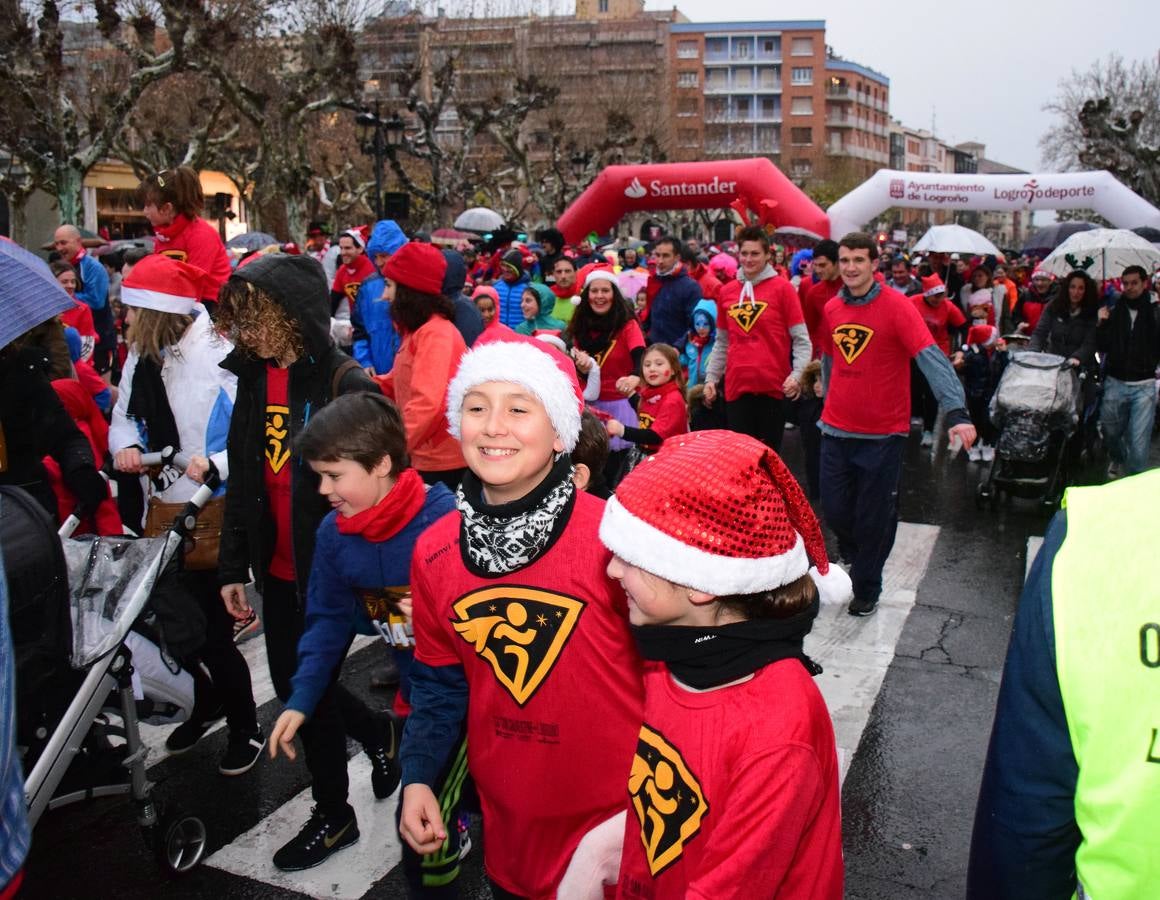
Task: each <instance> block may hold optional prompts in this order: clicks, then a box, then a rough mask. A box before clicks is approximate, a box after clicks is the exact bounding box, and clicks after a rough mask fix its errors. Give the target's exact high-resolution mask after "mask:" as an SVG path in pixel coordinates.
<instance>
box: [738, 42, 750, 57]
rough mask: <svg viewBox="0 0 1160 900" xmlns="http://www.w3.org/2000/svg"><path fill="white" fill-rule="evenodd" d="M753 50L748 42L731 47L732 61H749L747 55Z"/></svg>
mask: <svg viewBox="0 0 1160 900" xmlns="http://www.w3.org/2000/svg"><path fill="white" fill-rule="evenodd" d="M752 50H753V45H752V44H750V43H749V41H742V42H740V43H738V44H734V45H733V58H734V59H749V54H750V52H751V51H752Z"/></svg>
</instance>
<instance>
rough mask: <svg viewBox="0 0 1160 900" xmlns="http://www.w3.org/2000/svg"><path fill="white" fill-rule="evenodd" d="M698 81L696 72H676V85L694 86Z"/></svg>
mask: <svg viewBox="0 0 1160 900" xmlns="http://www.w3.org/2000/svg"><path fill="white" fill-rule="evenodd" d="M699 83H700V81H699V79H698V78H697V73H696V72H678V73H677V87H683V88H695V87H696V86H697V85H698V84H699Z"/></svg>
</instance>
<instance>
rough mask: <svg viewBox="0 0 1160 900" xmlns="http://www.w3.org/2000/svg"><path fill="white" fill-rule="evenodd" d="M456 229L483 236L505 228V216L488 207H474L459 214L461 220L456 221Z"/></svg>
mask: <svg viewBox="0 0 1160 900" xmlns="http://www.w3.org/2000/svg"><path fill="white" fill-rule="evenodd" d="M455 227H456V228H459V229H462V230H463V231H478V232H480V233H481V234H482V233H483V232H485V231H495V230H496V229H497V228H503V216H501V215H500V214H499V213H497V212H496V211H495V210H494V209H488V208H487V207H486V206H473V207H472V208H471V209H465V210H464V211H463V212H461V213H460V214H459V218H458V219H456V220H455Z"/></svg>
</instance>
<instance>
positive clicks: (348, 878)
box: [205, 753, 402, 900]
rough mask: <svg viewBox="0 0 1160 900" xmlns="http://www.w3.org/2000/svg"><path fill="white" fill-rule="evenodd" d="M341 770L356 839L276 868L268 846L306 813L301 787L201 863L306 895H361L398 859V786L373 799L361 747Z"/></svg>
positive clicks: (284, 837)
mask: <svg viewBox="0 0 1160 900" xmlns="http://www.w3.org/2000/svg"><path fill="white" fill-rule="evenodd" d="M302 764H303V763H302V762H301V760H299V761H298V762H297V765H302ZM266 765H271V763H269V762H267V763H266ZM273 765H287V762H286V761H285V760H283V759H279V760H277V761H276V762H274V763H273ZM347 772H348V773H349V775H350V804H351V806H353V807H354V810H355V815H356V816H357V817H358V828H359V832H360V837H359V840H358V842H357V843H356V844H354V845H352V846H350V847H348V848H346V849H344V850H341V851H339V852H338V853H335V854H334V856H332V857H330V859H328V860H327V861H326V862H324V863H323V864H322V865H320V866H317V867H316V868H313V869H307V870H306V871H304V872H281V871H279V870H278V869H275V868H274V863H273V861H272V860H273V856H274V852H275V851H276V850H277V849H278V848H279V847H281V846H282V845H283V844H285V843H286V842H287V841H288V840H290V839H291V838H292V837H294V835H296V834H297V833H298V831H299V829H300V828H301V827H302V826H303V825H305V824H306V820H307V819H308V818H310V807H311V805H312V804H313V800H312V798H311V796H310V789H309V788H307V789H306V790H304V791H302V793H300V794H298V795H296V796H295V797H294V798H293V799H292V800H290V801H289V802H288V803H285V804H283V805H282V806H280V807H279V808H278V809H277V810H276V811H275V812H273V813H271V814H270V815H269V816H267V817H266V818H265V819H263V820H262V821H261V822H259V823H258V824H257V825H255V826H254V827H253V828H251V829H250V830H249V831H247V832H246V833H245V834H242V835H239V836H238V837H236V838H235V839H234V840H233V841H232V842H231V843H229V844H227V845H226V846H224V847H222V848H221V849H220V850H218V852H217V853H215V854H213V855H212V856H210V857H209V858H208V859H207V860H206V861H205V864H206V865H207V866H213V867H214V868H216V869H222V870H224V871H226V872H231V873H233V874H234V875H241V876H244V877H245V878H252V879H254V880H256V881H261V882H264V883H266V884H272V885H276V886H278V887H281V888H287V889H289V890H293V891H301V892H302V893H303V894H306V895H307V896H309V897H335V898H339V900H342V898H357V897H361V896H362V895H363V894H365V893H366V892H367V891H368V890H369V889H370V887H371V885H373V884H374V883H375V882H376V881H378V880H379V879H380V878H382V877H383V876H384V875H386V874H387V873H388V872H390V871H391V869H393V868H394V867H395V866H396V865H398V863H399V860H400V859H402V850H401V847H400V844H399V834H398V832H397V830H396V829H395V806H396V804H397V802H398V800H397V798H398V791H396V792H395V794H394V795H392V796H391V797H390V798H388V799H386V800H376V799H375V796H374V793H372V791H371V763H370V760H369V759H367V756H366V754H365V753H358V754H357V755H355V757H354V758H353V759H351V760H350V762H348V763H347Z"/></svg>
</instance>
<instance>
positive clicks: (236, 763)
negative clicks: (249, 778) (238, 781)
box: [218, 731, 266, 775]
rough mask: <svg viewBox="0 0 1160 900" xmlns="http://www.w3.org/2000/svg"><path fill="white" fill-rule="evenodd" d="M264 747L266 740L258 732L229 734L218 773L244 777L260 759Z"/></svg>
mask: <svg viewBox="0 0 1160 900" xmlns="http://www.w3.org/2000/svg"><path fill="white" fill-rule="evenodd" d="M265 747H266V738H265V737H263V735H262V732H260V731H259V732H258V733H257V734H240V735H237V736H235V735H233V734H231V735H230V743H229V746H227V747H226V752H225V756H223V757H222V761H221V765H220V766H218V771H219V772H221V773H222V774H223V775H244V774H245V773H246V772H248V771H250V769H252V768H254V765H255V764H256V763H257V762H258V760H259V759H261V758H262V750H263V749H265Z"/></svg>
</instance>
